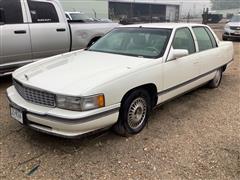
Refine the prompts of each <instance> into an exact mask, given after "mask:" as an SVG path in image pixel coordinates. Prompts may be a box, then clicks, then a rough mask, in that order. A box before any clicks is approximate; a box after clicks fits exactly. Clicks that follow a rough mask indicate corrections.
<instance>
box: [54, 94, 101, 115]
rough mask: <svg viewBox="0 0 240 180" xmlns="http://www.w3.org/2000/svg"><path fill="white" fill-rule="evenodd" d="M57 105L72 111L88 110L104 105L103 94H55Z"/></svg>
mask: <svg viewBox="0 0 240 180" xmlns="http://www.w3.org/2000/svg"><path fill="white" fill-rule="evenodd" d="M56 102H57V107H58V108H61V109H67V110H72V111H88V110H93V109H97V108H101V107H104V106H105V98H104V95H103V94H100V95H95V96H89V97H71V96H62V95H57V97H56Z"/></svg>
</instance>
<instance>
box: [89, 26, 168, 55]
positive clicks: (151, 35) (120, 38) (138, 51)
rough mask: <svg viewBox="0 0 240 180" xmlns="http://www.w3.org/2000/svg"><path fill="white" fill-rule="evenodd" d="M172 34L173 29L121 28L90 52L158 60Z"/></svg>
mask: <svg viewBox="0 0 240 180" xmlns="http://www.w3.org/2000/svg"><path fill="white" fill-rule="evenodd" d="M171 32H172V30H171V29H150V28H141V27H140V28H119V29H115V30H113V31H112V32H110V33H108V34H107V35H106V36H104V37H103V38H101V39H100V40H98V41H97V42H96V43H95V44H94V45H93V46H91V47H90V48H89V50H90V51H97V52H106V53H114V54H122V55H128V56H136V57H146V58H157V57H161V56H162V55H163V53H164V51H165V49H166V45H167V43H168V40H169V37H170V35H171Z"/></svg>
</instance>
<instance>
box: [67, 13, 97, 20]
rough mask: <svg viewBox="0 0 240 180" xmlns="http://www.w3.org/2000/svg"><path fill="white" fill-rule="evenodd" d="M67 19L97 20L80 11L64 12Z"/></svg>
mask: <svg viewBox="0 0 240 180" xmlns="http://www.w3.org/2000/svg"><path fill="white" fill-rule="evenodd" d="M65 15H66V18H67V20H68V21H78V22H98V21H97V20H94V19H93V18H90V17H88V16H87V15H86V14H84V13H82V12H65Z"/></svg>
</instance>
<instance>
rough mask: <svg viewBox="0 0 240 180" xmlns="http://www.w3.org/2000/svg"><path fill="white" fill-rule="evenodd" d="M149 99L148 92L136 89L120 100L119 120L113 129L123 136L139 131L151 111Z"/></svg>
mask: <svg viewBox="0 0 240 180" xmlns="http://www.w3.org/2000/svg"><path fill="white" fill-rule="evenodd" d="M150 99H151V98H150V96H149V94H148V92H147V91H146V90H144V89H138V90H136V91H134V92H133V93H131V94H130V95H128V96H127V97H126V98H125V100H124V101H123V102H122V105H121V108H120V114H119V120H118V122H117V123H116V124H115V125H114V127H113V130H114V131H115V132H116V133H117V134H118V135H121V136H125V137H127V136H130V135H134V134H137V133H139V132H141V131H142V130H143V128H144V127H145V125H146V123H147V121H148V118H149V114H150V111H151V100H150Z"/></svg>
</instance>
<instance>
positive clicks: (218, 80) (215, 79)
mask: <svg viewBox="0 0 240 180" xmlns="http://www.w3.org/2000/svg"><path fill="white" fill-rule="evenodd" d="M220 81H221V71H220V70H217V73H216V75H215V78H214V80H213V82H214V84H215V85H218V84H219V83H220Z"/></svg>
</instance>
